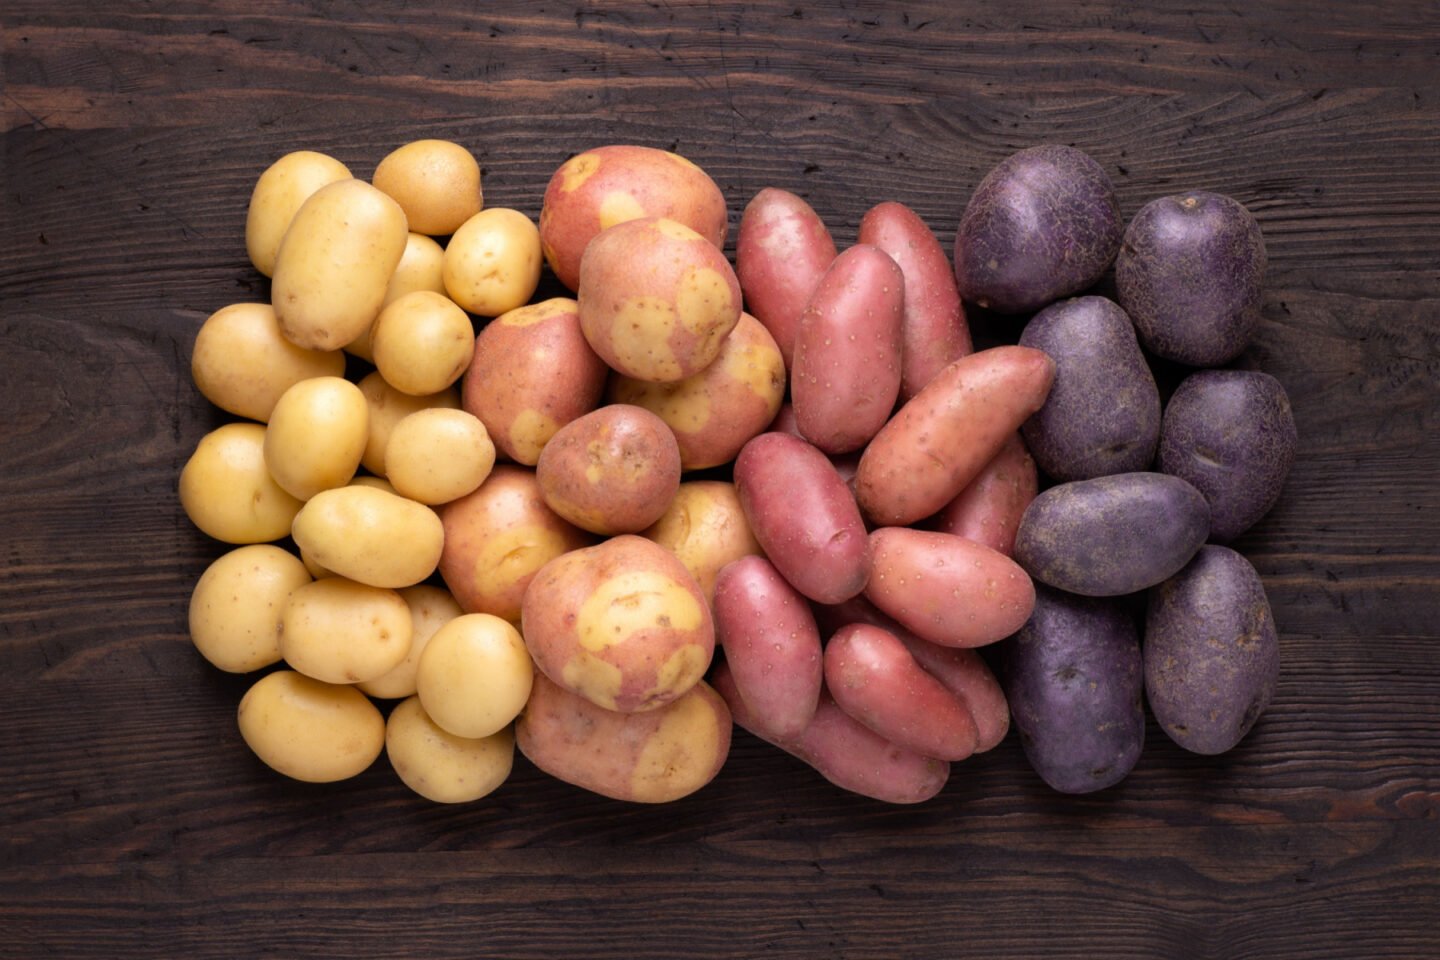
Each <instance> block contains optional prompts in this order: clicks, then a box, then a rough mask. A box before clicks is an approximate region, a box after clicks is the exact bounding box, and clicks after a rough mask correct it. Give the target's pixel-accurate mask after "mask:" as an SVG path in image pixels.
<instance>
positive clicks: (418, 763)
mask: <svg viewBox="0 0 1440 960" xmlns="http://www.w3.org/2000/svg"><path fill="white" fill-rule="evenodd" d="M385 752H386V754H388V755H389V757H390V765H391V766H393V767H394V768H395V772H396V773H398V774H399V775H400V779H401V780H403V781H404V782H405V785H406V786H407V787H409V788H410V789H411V790H414V791H415V792H416V793H418V794H420V796H422V797H424V798H425V799H426V800H434V801H435V802H436V803H465V802H467V801H469V800H479V799H480V798H481V797H483V796H485V795H486V794H488V793H492V792H494V790H495V789H496V788H498V787H499V786H500V785H501V784H502V783H504V782H505V780H506V779H507V778H508V777H509V776H510V769H511V767H512V766H513V764H514V762H515V732H514V731H513V730H511V729H510V728H509V727H505V728H503V729H501V730H498V731H496V732H495V733H492V734H491V735H490V736H488V737H480V738H479V739H470V738H468V737H457V736H455V735H454V734H453V733H447V732H445V730H444V729H442V728H441V727H440V726H439V725H438V724H436V723H435V721H434V720H431V719H430V717H429V716H428V715H427V714H426V713H425V708H424V707H422V706H421V705H420V698H419V697H411V698H410V699H408V700H406V701H405V702H404V703H401V704H400V705H399V706H397V707H396V708H395V709H394V710H393V711H391V713H390V720H389V722H388V723H386V725H385Z"/></svg>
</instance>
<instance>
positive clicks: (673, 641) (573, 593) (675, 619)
mask: <svg viewBox="0 0 1440 960" xmlns="http://www.w3.org/2000/svg"><path fill="white" fill-rule="evenodd" d="M521 624H522V633H523V634H524V636H525V645H526V646H527V647H529V648H530V655H531V656H533V657H534V658H535V665H536V666H537V667H539V668H540V670H541V671H542V672H544V674H545V675H546V676H548V677H549V678H550V679H551V680H553V681H554V682H556V683H558V684H560V686H562V687H564V688H565V689H567V690H569V691H571V692H573V693H576V694H579V695H580V696H582V697H584V698H585V699H587V700H589V701H590V702H592V703H594V704H596V705H597V706H600V707H603V708H605V709H606V710H617V711H619V712H621V713H635V712H638V711H642V710H654V709H656V708H657V707H661V706H663V705H665V704H667V703H670V702H671V701H673V700H675V699H676V698H677V697H680V696H681V695H683V694H684V693H685V691H687V690H689V689H690V688H691V687H692V686H694V685H695V683H696V682H697V681H698V680H699V679H700V678H701V677H702V676H704V675H705V670H706V669H707V668H708V667H709V666H710V658H711V655H712V654H713V653H714V649H715V625H714V621H713V620H712V619H711V616H710V608H709V606H707V605H706V603H705V595H704V594H703V593H701V592H700V586H699V584H697V583H696V582H695V578H694V577H692V576H690V573H689V571H688V570H686V569H685V566H684V564H682V563H681V562H680V561H679V560H678V559H676V557H675V555H674V554H673V553H671V552H670V551H668V550H666V549H665V548H664V547H660V546H657V545H656V544H653V543H651V542H650V541H649V540H645V539H642V538H641V537H636V536H631V535H628V534H627V535H622V536H618V537H613V538H611V539H609V540H606V541H605V542H604V543H601V544H599V545H598V546H594V547H587V548H585V549H582V550H575V551H572V552H570V553H567V554H565V555H564V556H561V557H557V558H556V559H554V560H551V561H550V562H549V563H547V564H546V565H545V566H544V567H543V568H541V570H540V572H539V573H537V574H536V575H535V579H534V580H532V581H531V582H530V586H529V588H528V589H527V590H526V591H525V600H524V605H523V607H522V612H521Z"/></svg>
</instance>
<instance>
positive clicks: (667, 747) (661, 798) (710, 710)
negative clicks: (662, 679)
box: [515, 674, 730, 803]
mask: <svg viewBox="0 0 1440 960" xmlns="http://www.w3.org/2000/svg"><path fill="white" fill-rule="evenodd" d="M515 742H516V745H517V746H519V747H520V752H521V753H523V754H525V756H526V757H527V758H529V760H530V762H531V763H533V764H535V766H537V767H539V768H540V769H541V770H544V771H545V772H546V773H548V774H550V775H551V776H552V777H555V778H557V779H559V780H563V781H565V782H566V783H570V784H574V785H575V786H577V787H581V788H583V789H585V790H589V791H591V792H592V793H598V794H600V795H601V796H603V797H611V798H613V799H615V800H628V801H631V802H634V803H667V802H669V801H671V800H679V799H680V798H681V797H685V796H688V795H690V794H692V793H694V792H695V791H696V790H699V789H700V788H701V787H703V786H705V784H707V783H709V782H710V781H711V780H713V779H715V775H716V774H717V773H719V772H720V768H721V767H722V766H724V765H725V758H726V757H727V756H729V754H730V711H729V710H728V709H726V706H725V701H723V700H721V699H720V697H719V695H718V694H716V693H715V691H714V690H712V689H710V687H709V686H707V685H706V684H705V682H704V681H700V682H697V683H696V684H695V686H693V687H691V688H690V689H689V690H688V691H687V692H686V693H685V694H684V695H682V696H681V697H679V698H678V699H676V700H672V701H671V702H669V703H667V704H665V705H664V706H662V707H660V708H658V709H656V710H648V711H646V712H644V713H615V712H613V711H610V710H605V709H602V708H600V707H597V706H596V705H595V704H593V703H591V702H590V701H589V700H586V699H585V698H584V697H579V696H576V695H575V694H573V693H570V692H569V691H567V690H565V689H564V688H562V687H560V686H558V685H557V684H555V683H552V682H551V681H550V680H548V679H546V677H545V676H544V674H540V675H538V676H536V677H535V689H534V691H533V692H532V693H531V695H530V702H529V703H528V704H526V705H525V712H524V713H522V714H521V715H520V719H519V720H517V721H516V723H515Z"/></svg>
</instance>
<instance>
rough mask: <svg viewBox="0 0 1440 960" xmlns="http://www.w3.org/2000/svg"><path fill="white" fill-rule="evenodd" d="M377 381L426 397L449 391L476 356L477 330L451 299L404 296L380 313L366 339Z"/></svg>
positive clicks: (419, 292) (424, 294) (426, 292)
mask: <svg viewBox="0 0 1440 960" xmlns="http://www.w3.org/2000/svg"><path fill="white" fill-rule="evenodd" d="M370 350H371V352H372V353H373V354H374V357H375V366H376V368H377V369H378V370H379V371H380V375H381V376H382V377H384V378H385V381H386V382H387V383H389V384H390V385H391V386H392V387H394V388H395V389H396V390H400V391H402V392H404V393H408V394H410V395H411V396H416V397H424V396H429V395H430V394H432V393H439V392H440V391H441V390H444V389H445V388H446V387H448V386H450V385H451V384H452V383H454V382H455V381H456V380H459V379H460V375H461V374H462V373H464V372H465V368H466V367H468V366H469V365H470V357H471V355H472V354H473V353H474V352H475V328H474V327H472V326H471V325H470V318H469V317H468V316H466V315H465V311H464V310H461V309H460V308H459V307H457V306H455V304H454V303H452V302H451V301H450V298H449V297H446V296H444V295H443V294H439V293H433V292H431V291H429V290H417V291H415V292H414V293H410V294H406V295H405V296H403V297H401V298H400V299H399V300H396V301H395V302H394V303H392V304H390V306H388V307H386V308H385V309H384V310H381V311H380V316H379V317H377V318H376V320H375V326H374V327H373V328H372V330H371V333H370Z"/></svg>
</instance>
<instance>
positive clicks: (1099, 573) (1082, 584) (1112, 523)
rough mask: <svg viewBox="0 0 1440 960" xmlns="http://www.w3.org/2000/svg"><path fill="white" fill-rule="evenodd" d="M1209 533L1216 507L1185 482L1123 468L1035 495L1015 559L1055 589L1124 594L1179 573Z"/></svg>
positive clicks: (1022, 520) (1020, 532)
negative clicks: (1121, 470) (1108, 474)
mask: <svg viewBox="0 0 1440 960" xmlns="http://www.w3.org/2000/svg"><path fill="white" fill-rule="evenodd" d="M1209 530H1210V508H1209V506H1208V505H1207V504H1206V503H1205V498H1204V497H1203V496H1202V495H1201V494H1200V491H1199V490H1196V489H1195V488H1194V487H1192V486H1190V484H1188V483H1186V482H1185V481H1184V480H1181V479H1180V478H1179V477H1171V476H1166V475H1165V474H1163V473H1117V474H1115V475H1114V476H1110V477H1097V478H1095V479H1094V480H1077V481H1075V482H1074V483H1062V484H1060V485H1059V486H1057V487H1051V488H1050V489H1049V490H1046V491H1045V492H1044V493H1042V494H1040V496H1038V497H1036V498H1035V499H1034V500H1032V501H1031V502H1030V506H1029V507H1027V508H1026V509H1025V515H1024V516H1022V517H1021V518H1020V528H1019V530H1017V531H1016V534H1015V560H1016V561H1017V562H1018V563H1019V564H1020V566H1022V567H1024V568H1025V572H1026V573H1028V574H1030V576H1032V577H1034V578H1035V579H1036V580H1040V581H1042V582H1044V583H1048V584H1049V585H1050V586H1052V587H1057V588H1059V589H1061V590H1066V591H1068V592H1070V593H1078V594H1081V595H1083V596H1087V597H1118V596H1121V595H1122V594H1126V593H1136V592H1137V591H1140V590H1144V589H1145V588H1146V587H1152V586H1154V585H1155V584H1157V583H1159V582H1160V581H1162V580H1166V579H1169V578H1170V577H1172V576H1174V575H1175V574H1176V573H1177V572H1178V571H1179V570H1180V568H1181V567H1183V566H1185V564H1187V563H1189V562H1190V558H1191V557H1193V556H1194V555H1195V551H1196V550H1199V549H1200V546H1201V544H1203V543H1204V542H1205V536H1206V534H1207V533H1208V532H1209Z"/></svg>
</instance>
